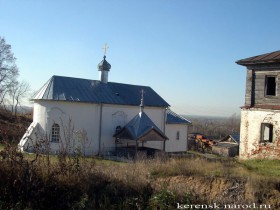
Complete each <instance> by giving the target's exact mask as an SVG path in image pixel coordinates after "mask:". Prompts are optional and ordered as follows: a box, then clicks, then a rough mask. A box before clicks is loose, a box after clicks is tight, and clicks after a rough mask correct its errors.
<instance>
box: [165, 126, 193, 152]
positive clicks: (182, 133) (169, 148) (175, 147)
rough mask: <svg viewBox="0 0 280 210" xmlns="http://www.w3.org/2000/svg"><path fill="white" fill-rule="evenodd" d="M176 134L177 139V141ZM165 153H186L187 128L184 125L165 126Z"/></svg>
mask: <svg viewBox="0 0 280 210" xmlns="http://www.w3.org/2000/svg"><path fill="white" fill-rule="evenodd" d="M177 132H179V139H178V140H177ZM166 135H167V137H168V138H169V140H166V143H165V151H166V152H185V151H187V136H188V126H187V125H185V124H166Z"/></svg>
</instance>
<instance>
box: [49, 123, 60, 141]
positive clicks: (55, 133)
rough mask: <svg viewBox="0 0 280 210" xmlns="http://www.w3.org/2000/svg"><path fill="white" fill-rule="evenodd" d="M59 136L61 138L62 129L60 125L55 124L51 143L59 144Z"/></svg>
mask: <svg viewBox="0 0 280 210" xmlns="http://www.w3.org/2000/svg"><path fill="white" fill-rule="evenodd" d="M59 136H60V127H59V125H58V124H56V123H54V124H53V125H52V135H51V141H52V142H59Z"/></svg>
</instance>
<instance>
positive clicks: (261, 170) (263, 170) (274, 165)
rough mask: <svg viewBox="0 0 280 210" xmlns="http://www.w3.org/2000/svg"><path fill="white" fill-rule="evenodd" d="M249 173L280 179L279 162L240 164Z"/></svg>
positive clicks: (267, 161)
mask: <svg viewBox="0 0 280 210" xmlns="http://www.w3.org/2000/svg"><path fill="white" fill-rule="evenodd" d="M240 163H241V164H242V165H244V166H245V167H246V168H247V169H248V170H249V171H251V172H255V173H257V174H260V175H264V176H275V177H280V160H264V159H262V160H257V159H252V160H246V161H241V162H240Z"/></svg>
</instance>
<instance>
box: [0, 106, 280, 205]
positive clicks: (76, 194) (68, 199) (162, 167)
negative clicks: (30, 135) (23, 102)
mask: <svg viewBox="0 0 280 210" xmlns="http://www.w3.org/2000/svg"><path fill="white" fill-rule="evenodd" d="M0 123H1V124H0V125H1V127H0V128H1V130H3V131H4V132H5V135H2V138H4V139H7V138H10V139H15V140H16V141H18V140H19V139H20V138H21V136H22V135H23V133H24V132H25V129H26V127H28V126H29V124H30V123H31V118H30V117H28V116H20V117H18V118H14V117H13V116H12V115H11V113H7V112H3V111H2V112H1V113H0ZM2 126H3V127H2ZM3 128H5V129H3ZM21 129H22V130H21ZM21 132H22V133H21ZM16 136H17V137H16ZM0 146H1V145H0ZM1 149H2V150H1ZM0 150H1V151H0V189H1V190H0V209H63V210H64V209H77V210H82V209H104V210H105V209H106V210H107V209H122V210H126V209H127V210H130V209H132V210H133V209H135V210H140V209H141V210H144V209H150V210H153V209H161V210H164V209H177V208H178V206H177V205H178V203H179V204H183V205H200V204H209V205H211V204H213V203H216V204H218V205H219V207H220V208H219V209H230V208H224V205H229V204H237V205H239V204H240V205H249V204H252V203H254V204H255V205H256V206H257V207H259V209H265V208H264V207H262V208H260V205H270V208H269V209H280V200H279V197H280V168H279V165H280V161H279V160H249V161H237V160H235V159H225V158H218V157H217V158H216V159H211V160H208V159H207V158H206V157H204V156H203V155H199V154H195V153H192V158H184V159H176V158H167V157H165V156H158V157H156V158H155V159H145V158H142V159H140V160H138V161H133V160H131V161H130V162H128V163H119V162H112V161H105V160H102V159H99V158H98V157H87V158H86V157H83V156H81V155H80V154H77V155H72V156H67V155H65V154H58V155H55V156H54V155H47V154H44V155H43V154H26V153H19V152H17V149H16V145H14V146H13V144H9V143H6V144H5V145H2V146H1V147H0ZM192 209H194V208H192ZM196 209H207V208H206V207H203V208H196ZM208 209H213V208H208ZM231 209H249V208H246V206H243V207H242V208H241V207H235V208H231ZM251 209H252V208H251ZM267 209H268V208H267Z"/></svg>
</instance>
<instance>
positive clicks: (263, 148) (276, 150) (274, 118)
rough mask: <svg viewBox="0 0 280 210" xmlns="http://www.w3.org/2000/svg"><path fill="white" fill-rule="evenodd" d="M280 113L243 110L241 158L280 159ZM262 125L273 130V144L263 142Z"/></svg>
mask: <svg viewBox="0 0 280 210" xmlns="http://www.w3.org/2000/svg"><path fill="white" fill-rule="evenodd" d="M279 119H280V111H279V110H278V111H276V110H275V111H274V110H261V109H256V108H255V109H242V110H241V125H240V140H241V141H240V145H239V158H240V159H249V158H274V159H275V158H276V159H280V136H279V135H280V124H279ZM262 123H264V124H270V125H271V126H272V128H273V133H272V142H262V141H261V139H262V128H261V127H262Z"/></svg>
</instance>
